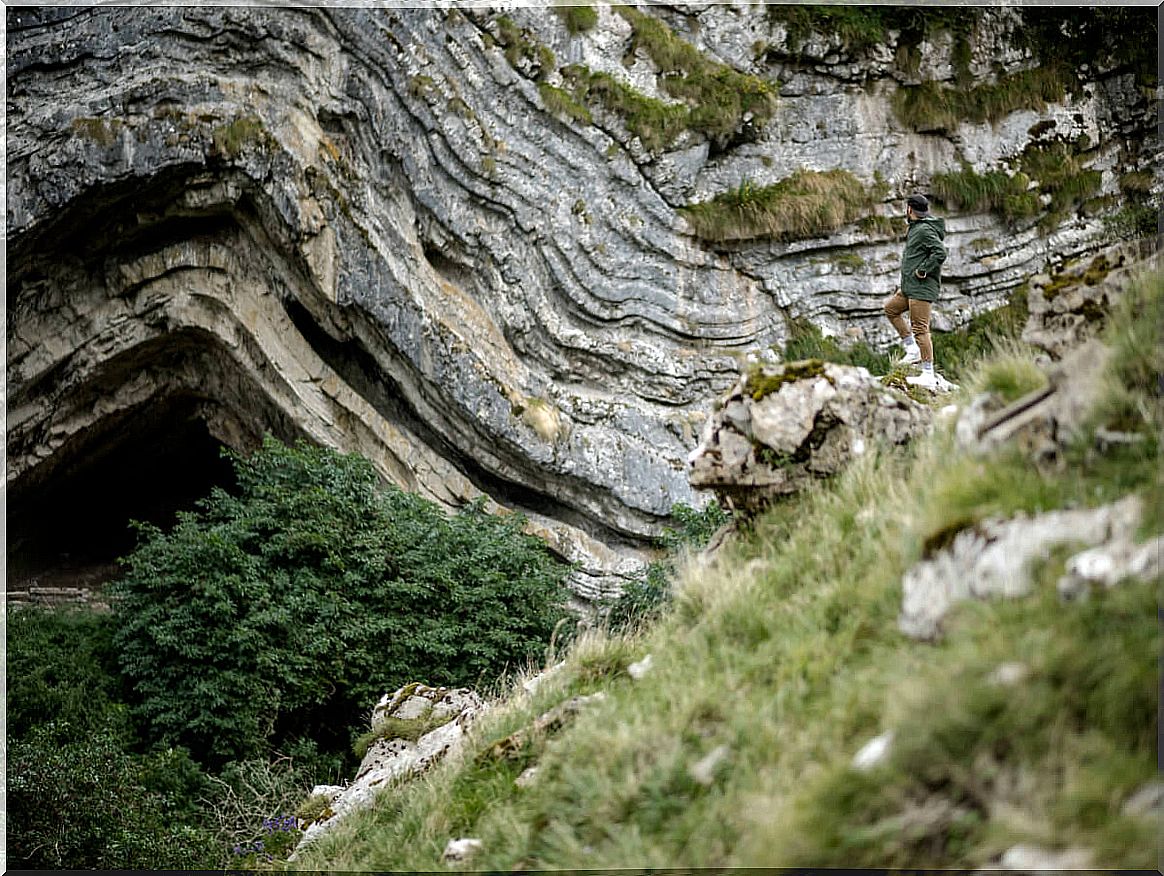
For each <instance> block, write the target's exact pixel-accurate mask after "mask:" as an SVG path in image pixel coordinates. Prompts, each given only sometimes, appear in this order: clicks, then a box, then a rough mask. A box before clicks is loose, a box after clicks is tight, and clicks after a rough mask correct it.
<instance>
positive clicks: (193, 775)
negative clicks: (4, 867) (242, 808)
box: [7, 721, 222, 870]
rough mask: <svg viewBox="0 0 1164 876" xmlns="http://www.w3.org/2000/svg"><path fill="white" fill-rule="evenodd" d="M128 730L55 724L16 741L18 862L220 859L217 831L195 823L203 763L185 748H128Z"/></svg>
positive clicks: (126, 865)
mask: <svg viewBox="0 0 1164 876" xmlns="http://www.w3.org/2000/svg"><path fill="white" fill-rule="evenodd" d="M119 735H120V728H115V729H114V730H112V731H109V730H105V729H96V730H94V729H92V728H89V729H88V730H85V731H82V730H81V729H80V728H79V727H76V726H74V725H71V724H69V723H67V722H61V721H50V722H48V723H46V724H44V725H42V726H40V727H36V728H33V729H32V730H31V731H30V732H29V733H27V734H26V735H25V736H23V737H22V738H20V739H16V740H12V741H11V747H10V749H9V757H8V824H7V828H8V855H9V861H11V862H13V863H15V864H17V865H18V866H21V867H26V868H31V869H58V870H72V869H90V868H95V869H99V870H118V869H141V868H152V867H169V868H179V869H197V868H207V867H215V866H218V865H219V864H220V862H221V858H222V855H221V851H220V848H219V845H220V844H219V843H218V842H217V837H216V836H215V835H214V833H212V832H211V831H209V830H206V829H204V828H201V827H196V826H192V825H191V822H190V820H189V813H188V811H187V808H188V807H187V805H186V803H187V801H189V800H190V799H192V793H191V791H192V790H193V788H192V787H187V785H188V784H191V783H193V784H197V783H198V782H199V781H200V776H199V774H198V771H197V769H196V768H193V765H192V764H190V763H189V761H188V759H187V758H186V757H185V756H184V754H183V753H181V752H175V751H163V752H159V753H157V754H155V755H150V756H141V755H135V754H132V753H129V752H127V751H125V750H124V749H123V748H122V747H121V741H120V739H119V738H118V737H119Z"/></svg>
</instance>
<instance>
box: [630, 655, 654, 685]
mask: <svg viewBox="0 0 1164 876" xmlns="http://www.w3.org/2000/svg"><path fill="white" fill-rule="evenodd" d="M651 662H652V658H651V655H650V654H648V655H647V656H646V657H644V658H643V659H642V660H636V661H635V662H634V663H632V664H631V665H630V666H628V667H627V668H626V671H627V673H628V674H629V675H630V677H631V678H633V679H634V680H635V681H638V680H640V679H641V678H644V677H645V676H646V674H647V673H648V672H650V671H651Z"/></svg>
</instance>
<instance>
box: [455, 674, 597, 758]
mask: <svg viewBox="0 0 1164 876" xmlns="http://www.w3.org/2000/svg"><path fill="white" fill-rule="evenodd" d="M605 699H606V694H605V693H604V692H602V691H598V692H597V693H592V694H588V695H586V696H576V697H571V698H570V699H568V700H566V701H564V702H561V703H558V705H556V706H554V707H553V708H552V709H550V710H549V711H547V712H545V713H544V714H541V715H539V716H538V717H537V718H535V719H534V720H533V722H532V723H530V724H529V725H528V726H526V727H522V728H521V729H520V730H515V731H514V732H513V733H510V734H509V735H508V736H506V737H505V738H504V739H499V740H498V741H496V742H494V743H493V744H492V745H490V746H489V747H488V748H486V749H485V750H484V751H482V752H481V753H480V754H479V755H478V757H479V758H480V759H482V760H511V759H513V758H515V757H518V756H520V755H522V754H523V753H524V751H525V748H526V745H527V744H528V743H529V742H530V741H532V740H533V739H535V738H539V737H544V736H549V735H552V734H554V733H557V732H558V731H559V730H561V729H562V728H563V727H565V726H566V724H568V723H569V722H570V721H571V720H572V719H573V718H574V717H576V716H577V715H578V713H579V712H581V711H582V710H583V709H585V708H586V707H587V706H589V705H591V704H592V703H598V702H602V701H603V700H605Z"/></svg>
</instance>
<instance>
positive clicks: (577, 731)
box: [298, 275, 1164, 870]
mask: <svg viewBox="0 0 1164 876" xmlns="http://www.w3.org/2000/svg"><path fill="white" fill-rule="evenodd" d="M1162 301H1164V277H1161V276H1160V275H1154V276H1151V277H1150V278H1148V279H1147V280H1146V281H1145V282H1144V283H1142V284H1141V286H1140V287H1139V290H1138V291H1137V292H1136V293H1135V294H1134V295H1133V294H1130V295H1129V296H1126V298H1125V305H1134V306H1135V307H1136V308H1138V310H1139V314H1140V315H1139V317H1138V318H1137V319H1135V320H1133V319H1132V317H1131V313H1132V312H1133V309H1132V307H1130V306H1124V307H1123V308H1122V310H1121V312H1120V313H1118V314H1116V315H1114V316H1113V317H1112V319H1111V320H1110V324H1109V328H1110V329H1111V331H1112V335H1111V337H1112V338H1113V339H1114V340H1113V346H1114V348H1115V350H1116V356H1115V357H1114V358H1115V365H1114V367H1113V372H1112V386H1111V391H1110V392H1109V394H1108V401H1107V402H1105V405H1104V409H1103V410H1102V411H1098V412H1097V413H1096V416H1095V419H1096V423H1095V424H1102V423H1103V422H1113V421H1115V420H1118V421H1119V422H1121V423H1123V424H1125V427H1126V424H1127V423H1128V422H1129V421H1133V420H1135V418H1136V417H1139V421H1140V424H1141V426H1140V428H1141V429H1142V431H1144V432H1145V434H1146V435H1148V440H1147V442H1146V443H1144V444H1142V445H1140V446H1139V447H1138V448H1135V449H1130V450H1124V451H1121V452H1120V453H1118V454H1116V455H1109V456H1097V455H1096V454H1094V453H1089V452H1088V451H1087V447H1086V443H1087V442H1085V441H1084V442H1080V443H1079V445H1077V446H1074V447H1072V448H1070V450H1069V452H1068V454H1067V458H1066V464H1065V466H1064V467H1063V468H1062V469H1060V470H1055V471H1046V472H1040V471H1038V470H1036V469H1035V468H1034V467H1032V466H1031V465H1030V464H1029V463H1028V462H1027V461H1026V460H1024V459H1023V458H1021V457H1019V456H1017V455H1014V454H1005V453H1004V454H1002V455H1000V456H997V457H993V458H990V459H986V460H974V459H970V458H967V457H964V456H960V455H959V454H958V453H957V451H956V450H955V449H954V447H953V439H952V436H951V434H950V432H951V427H950V424H949V423H948V422H947V423H945V424H944V425H939V426H938V428H937V429H935V431H934V433H933V435H932V436H931V438H930V439H928V440H926V441H923V442H919V443H918V444H917V445H915V447H914V448H913V450H912V451H910V452H908V453H901V452H896V453H890V452H881V451H877V452H871V453H869V454H867V455H865V456H864V457H862V458H861V459H859V460H858V461H857V462H856V464H855V465H853V467H852V468H851V469H849V470H848V471H847V472H846V473H844V474H843V475H842V476H840V477H839V478H837V479H836V480H835V481H833V482H831V483H828V484H822V485H820V486H818V487H817V488H815V489H813V490H812V491H810V492H809V493H808V494H807V495H804V496H802V497H800V498H797V499H795V500H793V501H789V502H786V503H784V504H782V505H778V506H776V507H774V508H773V509H772V510H771V511H770V512H768V513H767V514H766V515H764V516H763V517H762V518H761V519H759V520H758V521H756V523H755V525H754V528H753V529H752V530H751V531H750V532H748V533H747V534H746V535H745V536H744V537H742V538H740V539H739V540H737V541H736V542H735V543H733V544H730V545H729V546H727V547H725V548H724V549H723V550H722V551H721V553H720V555H719V556H718V557H717V559H716V560H715V561H714V562H712V563H711V564H710V565H703V566H700V565H698V564H691V565H690V566H689V567H688V569H687V571H686V573H685V575H684V579H683V588H682V592H681V593H680V594H679V596H678V598H677V600H676V602H675V606H674V608H673V610H672V611H671V612H670V613H668V614H667V615H666V616H665V617H664V618H663V619H662V620H661V621H660V622H658V623H657V624H656V625H654V626H653V627H651V628H649V629H647V630H644V631H642V632H640V633H639V634H638V635H637V636H635V637H629V638H621V637H606V636H603V635H599V634H591V635H589V636H588V637H586V638H584V639H583V640H582V641H580V642H579V643H578V645H577V646H576V647H575V649H574V650H573V652H572V653H571V654H570V655H568V658H567V665H566V669H565V670H564V671H563V672H560V673H558V674H557V675H555V676H553V678H552V679H551V680H550V681H548V682H546V683H545V684H543V686H542V687H541V688H539V690H538V693H537V695H536V696H535V697H533V699H532V701H530V700H529V698H522V697H514V696H511V695H510V696H502V697H501V698H499V700H498V708H497V709H496V710H495V711H494V712H493V713H492V714H491V715H489V716H487V717H486V718H484V719H482V720H481V722H480V723H479V724H478V726H477V729H476V733H475V736H474V738H473V741H472V743H471V746H470V749H469V756H468V757H466V758H464V759H463V760H461V761H459V762H455V763H449V764H445V765H442V766H441V767H438V768H437V769H435V770H434V771H433V772H432V773H430V774H429V775H427V776H425V777H424V778H422V779H420V780H418V781H415V782H413V783H411V784H407V785H404V786H401V787H400V788H397V789H394V790H392V791H390V792H389V793H387V794H384V795H382V796H381V798H380V799H379V802H378V803H377V805H376V806H375V808H374V809H373V810H371V811H370V812H368V813H367V814H364V815H362V816H360V817H358V818H353V819H352V821H351V822H349V823H348V824H347V825H346V826H341V827H340V828H338V829H337V830H336V831H335V833H334V834H333V835H332V836H331V837H330V838H327V839H324V840H321V841H320V842H319V844H318V845H317V846H315V847H314V849H313V850H312V851H311V852H310V853H306V854H305V855H304V858H303V860H302V861H301V862H300V863H299V865H298V866H300V867H303V868H312V869H314V868H327V869H339V870H344V869H357V870H433V869H442V868H443V866H444V865H442V864H441V862H440V855H441V852H442V850H443V848H444V846H445V844H446V842H447V841H448V840H449V839H451V838H456V837H465V836H473V837H479V838H481V839H482V840H483V841H484V849H483V851H482V852H481V854H480V855H479V856H478V857H477V858H476V859H475V860H474V861H473V863H472V865H471V866H472V868H473V869H475V870H476V869H498V870H501V869H504V870H509V869H512V868H515V867H522V868H530V869H533V868H601V867H628V866H633V867H669V866H691V867H694V866H719V865H742V866H764V865H774V866H794V865H817V866H829V865H833V866H836V865H850V866H893V865H897V866H913V867H927V866H928V867H939V866H945V867H961V866H979V865H984V864H987V863H988V862H989V861H990V860H991V858H992V857H994V856H997V855H998V854H1000V853H1001V852H1002V851H1003V850H1005V849H1006V848H1008V847H1009V846H1010V845H1012V844H1014V843H1016V842H1020V841H1027V842H1034V843H1038V844H1042V845H1045V846H1048V847H1052V848H1060V847H1065V846H1068V845H1080V846H1084V847H1086V848H1089V849H1091V850H1092V851H1093V852H1094V853H1095V863H1096V864H1097V865H1098V866H1102V867H1141V868H1148V867H1152V866H1153V865H1154V863H1155V857H1156V856H1155V851H1154V849H1155V846H1156V842H1155V839H1156V835H1155V830H1154V829H1155V827H1156V823H1155V821H1154V819H1152V818H1135V817H1131V816H1124V815H1121V813H1120V807H1121V805H1122V804H1123V802H1124V800H1126V799H1127V797H1128V796H1129V795H1130V794H1131V793H1133V792H1134V791H1135V790H1136V789H1137V788H1139V787H1140V786H1142V785H1143V784H1144V783H1146V782H1147V781H1150V780H1152V779H1153V778H1155V776H1156V763H1155V733H1156V708H1157V699H1158V694H1157V670H1156V661H1157V658H1158V655H1159V644H1160V642H1159V629H1158V626H1157V622H1156V612H1155V607H1156V604H1157V600H1158V596H1159V589H1160V583H1161V582H1160V581H1155V582H1150V583H1147V584H1126V585H1123V586H1121V587H1119V588H1117V589H1115V590H1113V591H1111V592H1108V593H1100V594H1093V596H1092V597H1091V599H1089V600H1088V601H1086V602H1083V603H1078V604H1061V603H1060V602H1059V600H1058V598H1057V596H1056V595H1055V591H1054V582H1055V580H1056V577H1057V574H1058V573H1059V571H1061V569H1062V564H1063V562H1064V560H1065V557H1066V552H1065V551H1060V552H1057V553H1055V554H1054V555H1052V556H1051V557H1049V558H1048V559H1047V560H1046V561H1045V562H1044V563H1043V564H1042V566H1041V568H1039V569H1038V570H1037V580H1038V582H1039V586H1038V588H1037V591H1036V593H1035V595H1033V596H1032V597H1030V598H1027V599H1022V600H1015V601H1011V602H1006V603H995V604H980V603H976V604H968V605H964V606H962V607H960V608H958V609H956V610H955V611H954V612H953V614H952V616H951V623H950V627H949V633H948V635H947V637H946V638H945V640H944V641H943V642H942V643H941V644H937V645H934V644H924V643H917V642H913V641H910V640H908V639H905V638H904V637H903V636H901V635H900V634H899V633H898V632H897V629H896V625H895V621H896V616H897V613H898V609H899V604H900V597H901V590H900V580H901V577H902V574H903V573H904V572H905V570H906V569H907V568H908V567H909V566H910V565H911V564H912V563H913V562H915V561H916V560H917V559H918V558H919V556H920V555H921V550H922V544H923V543H924V541H925V540H926V538H927V537H929V536H930V535H932V534H934V533H936V532H938V531H939V530H941V529H942V528H944V527H947V526H950V525H951V524H953V523H955V522H958V521H963V522H965V521H971V520H975V519H980V518H981V517H983V516H985V515H987V514H992V513H1010V512H1015V511H1019V510H1027V511H1037V510H1043V509H1049V508H1054V507H1062V506H1065V505H1079V506H1093V505H1097V504H1100V503H1103V502H1106V501H1109V500H1112V499H1114V498H1116V497H1118V496H1119V495H1122V494H1123V493H1125V492H1126V491H1128V490H1134V491H1138V492H1140V493H1141V494H1143V495H1144V496H1145V497H1146V498H1147V500H1148V501H1147V502H1146V506H1147V508H1148V509H1149V513H1148V518H1147V520H1146V521H1145V523H1144V526H1143V528H1142V533H1141V534H1142V535H1145V536H1146V535H1147V534H1149V533H1159V532H1161V531H1164V516H1162V514H1164V511H1162V510H1161V509H1162V508H1164V484H1162V483H1161V474H1160V466H1159V459H1158V456H1157V451H1158V446H1159V444H1158V442H1159V435H1160V428H1161V422H1162V420H1161V410H1160V399H1159V397H1158V396H1156V395H1152V394H1151V390H1152V389H1153V388H1155V387H1156V386H1157V380H1158V376H1159V375H1160V374H1161V373H1162V372H1164V343H1162V341H1161V338H1160V335H1159V326H1161V325H1162V324H1164V304H1162ZM999 359H1000V361H999V362H998V363H997V364H993V365H990V364H987V365H984V366H983V367H982V368H981V369H979V370H978V371H977V373H974V374H970V373H967V375H966V378H965V381H964V385H965V387H966V388H965V390H964V393H965V395H962V396H960V397H958V398H957V399H955V400H957V401H965V400H967V398H968V397H969V394H970V393H971V392H972V391H974V390H976V389H979V388H981V387H983V386H987V385H993V386H996V387H998V388H999V389H1001V390H1003V391H1004V392H1007V393H1008V394H1012V395H1013V394H1015V393H1018V392H1020V391H1021V390H1022V389H1023V388H1024V387H1027V386H1030V385H1032V383H1037V381H1038V379H1039V378H1038V375H1037V374H1032V372H1031V369H1030V367H1029V365H1024V364H1023V362H1022V350H1021V348H1019V347H1018V346H1017V345H1015V344H1013V343H1011V344H1009V345H1006V347H1005V349H1003V350H1001V351H1000V353H999ZM945 401H947V399H943V400H942V403H944V402H945ZM1095 424H1093V425H1095ZM647 653H650V654H652V655H653V660H654V665H653V669H652V671H651V672H650V673H649V674H648V675H647V676H646V677H645V678H644V679H642V680H641V681H637V682H636V681H633V680H631V679H630V677H629V676H628V675H627V673H626V672H625V668H626V666H627V665H628V664H629V663H630V662H631V661H633V660H636V659H638V658H640V657H642V656H643V655H645V654H647ZM1011 661H1020V662H1022V663H1024V664H1026V666H1027V667H1028V669H1029V674H1028V676H1027V678H1026V679H1025V680H1024V681H1022V682H1020V683H1019V684H1018V685H1017V686H1016V687H1014V688H1000V687H998V686H996V685H993V684H991V683H990V682H989V681H988V676H989V674H990V673H991V672H992V671H993V670H994V669H995V668H996V667H997V666H998V665H999V664H1001V663H1004V662H1011ZM593 690H603V691H605V692H606V694H607V698H606V700H605V701H603V702H601V703H599V704H596V705H594V706H592V707H591V708H590V709H589V710H588V711H587V712H586V713H584V714H583V715H582V716H580V717H579V718H578V719H577V720H576V722H575V723H574V724H572V725H571V726H569V727H568V728H567V729H566V730H564V731H562V732H561V733H560V734H559V735H557V736H555V737H552V738H550V739H548V740H535V742H534V743H533V744H532V745H530V746H529V747H527V749H525V750H524V751H523V752H521V753H520V756H519V757H518V759H516V760H514V761H500V762H499V761H493V760H489V759H487V758H486V759H482V758H479V757H477V756H476V755H477V752H479V751H483V750H484V749H486V748H488V746H489V745H490V743H492V742H493V741H495V740H497V739H499V738H501V737H503V736H504V735H506V734H508V733H509V732H511V731H513V730H516V729H518V728H519V727H521V726H524V725H525V724H526V723H528V721H529V720H530V719H531V718H532V717H534V716H536V715H538V714H540V713H541V712H542V711H544V710H545V709H546V708H548V707H549V706H551V705H553V704H554V703H556V702H558V701H560V700H561V699H563V698H564V697H565V696H567V695H570V694H573V693H584V692H589V691H593ZM887 729H893V730H895V732H896V734H897V743H896V744H895V746H894V748H893V754H892V756H891V758H890V760H889V762H888V763H887V764H885V765H883V766H881V767H878V768H877V769H875V770H874V771H872V772H869V773H858V772H855V771H854V770H852V769H851V768H850V767H849V763H850V761H851V759H852V757H853V754H854V753H855V752H856V751H857V750H858V749H859V748H860V747H861V745H862V744H864V743H865V742H866V741H867V740H869V739H870V738H872V737H873V736H875V735H877V734H879V733H881V732H883V731H885V730H887ZM720 745H726V746H728V747H729V749H730V754H729V755H728V757H727V758H726V759H725V760H724V761H722V763H721V765H720V767H719V769H718V771H717V772H716V774H715V779H714V781H713V782H712V783H711V784H710V785H709V786H705V785H702V784H699V783H697V782H696V781H694V780H693V778H692V777H691V775H690V773H689V767H690V766H691V765H692V764H694V763H695V762H697V761H698V760H699V759H700V758H702V757H704V756H705V755H706V754H708V753H709V752H710V751H712V750H713V749H714V748H716V747H717V746H720ZM534 762H537V763H538V764H539V765H540V772H539V774H538V776H537V778H536V780H535V782H534V784H533V785H532V786H531V787H528V788H526V789H519V788H517V787H515V785H514V784H513V779H514V778H515V777H516V776H517V775H518V774H519V773H520V772H521V770H522V769H523V768H524V767H525V766H527V765H529V764H531V763H534Z"/></svg>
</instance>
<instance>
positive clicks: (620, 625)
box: [607, 502, 731, 630]
mask: <svg viewBox="0 0 1164 876" xmlns="http://www.w3.org/2000/svg"><path fill="white" fill-rule="evenodd" d="M671 515H672V516H673V517H674V518H675V521H676V522H677V523H678V524H679V526H678V527H677V528H670V527H668V528H667V529H665V530H664V531H663V535H662V536H661V537H660V539H659V541H660V543H661V544H662V546H663V547H664V548H665V549H666V551H667V557H666V558H665V559H663V560H661V561H658V562H654V563H650V564H649V565H648V566H647V567H646V569H644V570H643V572H642V574H641V575H640V576H639V577H638V578H636V579H634V580H632V581H631V582H630V583H628V584H627V586H626V587H624V588H623V591H622V593H621V594H619V596H618V598H617V599H615V600H614V601H613V602H611V604H610V607H609V609H608V612H607V623H608V625H609V627H610V629H612V630H626V629H630V628H632V627H635V626H640V625H642V624H645V623H648V622H649V621H651V620H653V619H654V618H657V617H658V616H659V615H660V614H661V613H662V611H663V609H664V608H665V607H666V606H667V604H668V603H669V602H670V600H671V576H672V575H673V574H674V571H675V564H676V561H677V560H678V559H679V558H680V557H681V556H682V553H683V551H685V550H702V549H703V548H704V547H706V546H707V544H708V542H710V541H711V537H712V536H713V535H715V533H716V531H717V530H718V529H719V528H720V527H721V526H723V525H724V524H725V523H727V522H728V521H729V520H730V519H731V514H730V513H729V512H727V511H725V510H723V508H721V507H720V506H719V504H718V503H716V502H711V503H709V504H708V505H707V507H705V508H704V509H702V510H699V509H696V508H692V507H691V506H690V505H687V504H685V503H683V502H678V503H676V504H675V506H674V507H673V508H672V509H671Z"/></svg>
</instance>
